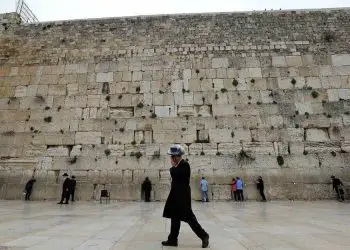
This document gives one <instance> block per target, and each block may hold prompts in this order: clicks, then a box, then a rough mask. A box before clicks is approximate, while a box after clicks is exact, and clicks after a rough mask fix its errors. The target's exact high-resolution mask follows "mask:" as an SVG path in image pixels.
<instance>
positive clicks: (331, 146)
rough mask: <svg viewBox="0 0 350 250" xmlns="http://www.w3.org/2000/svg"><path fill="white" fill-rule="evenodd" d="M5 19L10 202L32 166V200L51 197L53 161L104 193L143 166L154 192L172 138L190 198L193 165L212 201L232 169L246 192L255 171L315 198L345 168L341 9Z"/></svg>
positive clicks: (3, 87) (0, 55)
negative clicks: (186, 170) (187, 171)
mask: <svg viewBox="0 0 350 250" xmlns="http://www.w3.org/2000/svg"><path fill="white" fill-rule="evenodd" d="M9 15H10V16H11V15H12V16H13V17H15V16H16V14H5V15H3V14H1V15H0V21H1V20H6V21H4V22H3V25H0V26H1V27H0V65H1V66H0V155H1V160H0V170H2V169H4V171H0V175H1V176H0V177H1V178H0V179H1V180H4V181H3V183H4V184H3V185H5V186H4V187H6V190H7V187H9V188H10V189H11V190H14V191H13V192H10V193H6V194H5V193H4V192H2V193H1V191H0V198H19V197H20V194H21V192H22V189H23V184H24V179H27V178H28V177H29V176H30V175H31V174H32V173H33V172H34V169H35V170H36V172H35V175H36V177H37V179H38V183H37V184H38V185H45V186H47V188H46V189H44V190H45V191H40V192H38V193H37V196H36V197H37V198H38V199H44V198H45V197H46V198H54V197H56V196H58V195H59V188H58V184H57V180H58V181H60V180H61V175H62V172H63V171H65V172H69V173H70V174H73V173H74V174H76V175H77V176H78V179H79V180H80V181H81V188H83V189H84V191H82V192H81V193H80V194H79V195H80V196H79V197H80V198H81V199H92V198H93V197H95V196H96V195H97V194H98V193H99V191H100V190H101V188H102V187H103V184H106V185H109V187H110V188H113V189H116V190H118V192H117V193H115V194H113V198H120V199H139V196H140V183H141V182H142V180H143V179H144V177H145V176H146V175H149V176H150V177H151V180H152V181H154V183H157V185H156V186H155V188H154V191H155V192H154V196H155V197H156V199H164V198H166V190H168V189H169V177H170V176H169V171H168V169H169V167H170V162H169V159H168V156H167V150H168V147H169V145H170V144H172V143H182V144H183V146H184V148H185V151H186V156H185V157H186V158H187V159H188V160H189V162H190V164H191V167H192V174H193V176H192V179H191V183H192V186H193V189H195V192H194V197H196V198H198V197H199V195H200V193H199V191H198V188H199V187H198V181H199V179H200V177H201V176H202V175H205V176H207V177H208V180H209V181H210V183H211V184H212V185H213V186H211V187H210V192H211V195H212V198H213V199H226V198H227V197H229V195H230V189H229V183H230V181H231V178H232V176H237V175H239V176H241V177H243V178H244V179H245V180H247V190H248V192H249V193H251V192H253V191H255V185H254V183H250V181H249V180H252V179H254V178H255V177H256V176H258V175H263V176H264V178H266V180H268V182H270V183H272V184H271V185H272V186H273V188H272V189H271V190H270V191H269V193H270V194H271V196H272V197H274V198H291V197H299V198H307V199H309V198H324V197H326V196H324V195H325V193H324V192H323V191H319V187H321V186H322V187H323V185H325V184H324V183H325V182H327V181H328V179H329V175H330V174H332V173H336V174H338V173H341V174H342V177H343V178H344V179H345V180H347V179H349V178H350V175H349V171H346V169H347V168H346V164H347V162H348V158H349V157H348V154H347V153H346V152H348V151H349V146H348V141H349V140H350V130H349V125H350V118H349V114H350V113H349V112H350V104H349V100H350V56H349V54H346V53H348V52H347V51H348V49H347V48H348V41H349V39H350V33H349V31H348V30H347V29H346V28H347V27H348V26H347V25H348V23H349V20H350V15H349V11H348V10H347V9H334V10H327V11H324V10H313V11H312V12H310V11H297V12H292V11H282V12H278V13H267V12H254V13H249V14H247V13H223V14H215V13H214V14H208V15H172V16H167V15H165V16H162V17H161V18H160V17H158V16H151V17H149V16H148V17H137V18H136V19H135V18H134V17H128V18H114V19H101V20H77V21H65V22H63V23H62V22H52V23H50V24H41V23H39V24H35V25H30V24H29V25H21V24H18V23H17V22H12V23H11V24H10V26H8V27H7V29H5V26H7V22H8V16H9ZM5 16H6V18H5ZM17 18H18V17H17ZM213 20H215V27H217V28H216V29H213V28H212V25H213ZM320 20H327V24H328V26H327V27H328V28H327V27H326V26H324V25H323V26H322V25H316V26H315V24H318V23H320ZM252 23H253V24H254V25H253V26H252ZM291 24H293V25H292V26H293V29H294V28H295V27H297V34H296V33H295V32H294V33H293V32H290V28H291ZM208 27H211V28H210V29H208ZM329 27H332V33H333V32H334V34H335V39H334V41H326V40H327V39H328V38H327V37H325V35H326V34H327V32H329ZM165 28H166V30H167V31H169V32H164V29H165ZM193 29H194V30H196V32H195V33H196V34H195V33H193V32H192V31H191V30H193ZM77 30H79V32H78V33H77V32H76V31H77ZM130 30H132V32H125V31H130ZM173 30H177V31H178V32H171V31H173ZM208 30H210V32H208ZM223 32H224V33H225V39H221V38H222V36H223ZM272 33H273V34H276V36H272V35H271V34H272ZM145 34H151V35H149V36H145ZM315 34H318V35H317V36H315ZM337 34H338V35H337ZM339 34H341V35H339ZM116 37H118V39H116ZM242 37H245V38H246V39H240V38H242ZM276 37H278V38H281V37H282V38H283V39H282V40H283V41H282V40H281V39H277V38H276ZM310 37H311V38H312V39H310ZM276 39H277V40H276ZM331 40H332V39H331ZM266 41H268V44H266ZM43 46H44V47H43ZM38 48H44V49H38ZM334 154H335V156H334ZM277 155H279V156H281V157H283V159H284V164H283V165H281V166H280V165H278V163H277ZM28 161H29V162H31V163H30V164H29V163H28ZM333 161H334V164H333ZM294 182H295V183H298V185H297V186H298V187H297V188H296V187H295V186H294V184H291V183H294ZM39 183H40V184H39ZM310 183H312V184H310ZM299 187H305V188H307V190H303V189H302V188H299ZM314 187H315V188H314ZM313 188H314V189H313ZM321 189H322V188H321ZM322 190H323V189H322ZM295 193H297V194H295ZM310 193H314V195H312V197H311V196H310V195H309V194H310ZM252 197H253V196H252Z"/></svg>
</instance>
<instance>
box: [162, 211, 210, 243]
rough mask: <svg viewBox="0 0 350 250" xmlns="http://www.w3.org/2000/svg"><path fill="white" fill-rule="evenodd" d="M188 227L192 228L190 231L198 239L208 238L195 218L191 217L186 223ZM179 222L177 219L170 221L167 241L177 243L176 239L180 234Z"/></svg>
mask: <svg viewBox="0 0 350 250" xmlns="http://www.w3.org/2000/svg"><path fill="white" fill-rule="evenodd" d="M186 222H187V223H188V225H189V226H190V227H191V228H192V231H193V232H194V233H195V234H196V235H197V236H198V237H199V238H200V239H203V238H205V237H207V236H208V233H207V232H206V231H204V229H203V228H202V227H201V225H200V224H199V223H198V221H197V218H196V216H195V215H193V216H192V217H191V218H189V219H188V220H187V221H186ZM180 226H181V221H180V220H179V219H174V218H172V219H171V228H170V234H169V236H168V241H171V242H177V238H178V236H179V233H180Z"/></svg>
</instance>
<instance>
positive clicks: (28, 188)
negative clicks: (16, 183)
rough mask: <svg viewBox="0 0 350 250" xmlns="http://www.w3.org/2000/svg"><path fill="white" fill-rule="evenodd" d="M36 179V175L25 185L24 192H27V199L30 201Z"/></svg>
mask: <svg viewBox="0 0 350 250" xmlns="http://www.w3.org/2000/svg"><path fill="white" fill-rule="evenodd" d="M35 182H36V180H35V179H34V176H33V177H32V178H31V179H30V180H29V181H28V182H27V183H26V185H25V187H24V192H25V194H26V196H25V200H26V201H30V195H31V194H32V190H33V186H34V183H35Z"/></svg>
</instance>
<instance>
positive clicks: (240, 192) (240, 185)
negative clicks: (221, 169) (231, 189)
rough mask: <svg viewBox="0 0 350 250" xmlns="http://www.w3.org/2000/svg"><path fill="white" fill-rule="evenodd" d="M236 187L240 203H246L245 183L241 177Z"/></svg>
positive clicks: (237, 179)
mask: <svg viewBox="0 0 350 250" xmlns="http://www.w3.org/2000/svg"><path fill="white" fill-rule="evenodd" d="M236 187H237V199H238V201H244V196H243V181H242V180H241V179H240V178H239V177H236Z"/></svg>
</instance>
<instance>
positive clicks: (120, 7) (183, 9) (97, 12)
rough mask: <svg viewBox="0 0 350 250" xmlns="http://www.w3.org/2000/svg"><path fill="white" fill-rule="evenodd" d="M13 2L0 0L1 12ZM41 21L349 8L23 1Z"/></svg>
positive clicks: (274, 0) (243, 1) (163, 0)
mask: <svg viewBox="0 0 350 250" xmlns="http://www.w3.org/2000/svg"><path fill="white" fill-rule="evenodd" d="M15 2H16V0H0V13H4V12H13V11H15ZM26 2H27V4H28V5H29V7H30V8H31V9H32V11H33V12H34V14H35V15H36V16H37V17H38V19H39V20H40V21H50V20H67V19H82V18H100V17H117V16H135V15H151V14H173V13H198V12H231V11H249V10H264V9H265V8H266V9H280V8H282V9H316V8H335V7H350V0H125V1H124V0H26Z"/></svg>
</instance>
